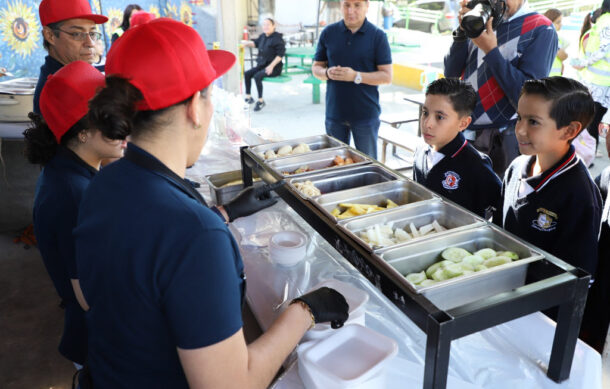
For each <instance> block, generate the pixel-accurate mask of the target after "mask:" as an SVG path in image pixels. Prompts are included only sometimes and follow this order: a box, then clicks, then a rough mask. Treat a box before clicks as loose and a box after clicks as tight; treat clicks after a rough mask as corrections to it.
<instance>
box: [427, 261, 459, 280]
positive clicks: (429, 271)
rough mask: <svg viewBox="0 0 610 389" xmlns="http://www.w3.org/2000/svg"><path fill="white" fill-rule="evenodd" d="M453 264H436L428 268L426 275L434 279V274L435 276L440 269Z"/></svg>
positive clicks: (444, 262)
mask: <svg viewBox="0 0 610 389" xmlns="http://www.w3.org/2000/svg"><path fill="white" fill-rule="evenodd" d="M452 263H453V262H451V261H440V262H436V263H435V264H433V265H430V267H428V269H426V274H427V275H428V277H432V274H434V273H435V272H436V271H437V270H438V269H442V268H444V267H445V266H447V265H451V264H452Z"/></svg>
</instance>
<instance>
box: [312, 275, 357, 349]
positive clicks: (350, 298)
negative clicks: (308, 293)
mask: <svg viewBox="0 0 610 389" xmlns="http://www.w3.org/2000/svg"><path fill="white" fill-rule="evenodd" d="M324 286H326V287H329V288H332V289H335V290H336V291H337V292H339V293H341V294H342V295H343V297H345V300H346V301H347V305H349V310H348V312H349V317H348V319H347V321H346V322H345V325H348V324H360V325H361V326H364V325H365V320H364V313H365V307H364V305H365V304H366V302H367V301H369V294H368V293H366V292H365V291H364V290H362V289H359V288H356V287H354V286H352V285H350V284H348V283H346V282H342V281H339V280H335V279H329V280H325V281H322V282H320V283H319V284H318V285H316V286H314V287H313V288H311V290H316V289H318V288H321V287H324ZM334 331H335V330H333V329H332V328H331V327H330V323H318V324H316V325H315V326H314V327H313V328H312V329H311V330H309V331H307V332H306V333H305V335H304V337H303V340H305V341H308V340H314V339H322V338H325V337H327V336H329V335H331V334H332V333H333V332H334Z"/></svg>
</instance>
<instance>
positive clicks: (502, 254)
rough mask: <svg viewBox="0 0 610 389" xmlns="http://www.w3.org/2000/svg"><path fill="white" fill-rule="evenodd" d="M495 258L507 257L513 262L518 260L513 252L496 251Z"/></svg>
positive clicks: (517, 256)
mask: <svg viewBox="0 0 610 389" xmlns="http://www.w3.org/2000/svg"><path fill="white" fill-rule="evenodd" d="M496 256H498V257H509V258H510V259H512V260H513V261H516V260H517V259H519V255H517V253H515V252H514V251H498V253H497V254H496Z"/></svg>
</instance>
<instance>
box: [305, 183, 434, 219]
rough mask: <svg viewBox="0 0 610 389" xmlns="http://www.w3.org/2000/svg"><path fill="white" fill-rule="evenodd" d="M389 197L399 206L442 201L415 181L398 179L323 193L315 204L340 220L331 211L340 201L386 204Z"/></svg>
mask: <svg viewBox="0 0 610 389" xmlns="http://www.w3.org/2000/svg"><path fill="white" fill-rule="evenodd" d="M387 199H390V200H392V201H393V202H395V203H396V204H398V205H399V206H406V205H412V204H414V203H417V202H419V201H425V200H435V201H441V200H440V197H438V196H437V195H435V194H434V193H432V192H431V191H429V190H428V189H426V188H425V187H423V186H422V185H420V184H418V183H416V182H415V181H410V180H396V181H389V182H382V183H381V184H375V185H369V186H364V187H361V188H354V189H348V190H342V191H340V192H335V193H329V194H325V195H321V196H318V197H317V198H316V199H315V200H314V204H315V205H316V206H317V207H318V208H320V210H321V211H322V212H324V213H325V214H326V215H327V216H328V217H329V218H330V219H331V220H338V219H337V218H335V217H334V216H332V215H331V212H332V210H333V209H335V208H337V207H338V206H339V204H340V203H357V204H371V205H379V206H385V204H386V200H387ZM391 209H396V208H391ZM388 211H389V210H384V211H378V212H375V213H374V214H379V213H381V212H388ZM344 220H347V219H344Z"/></svg>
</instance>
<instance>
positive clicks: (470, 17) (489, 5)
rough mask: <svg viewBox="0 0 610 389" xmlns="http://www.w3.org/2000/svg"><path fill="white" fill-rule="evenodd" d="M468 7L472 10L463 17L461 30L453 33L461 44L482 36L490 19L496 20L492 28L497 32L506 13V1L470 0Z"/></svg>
mask: <svg viewBox="0 0 610 389" xmlns="http://www.w3.org/2000/svg"><path fill="white" fill-rule="evenodd" d="M466 7H467V8H470V11H468V12H466V13H465V14H464V16H463V17H462V23H460V27H461V28H460V27H458V28H457V29H456V30H455V31H453V39H454V40H455V41H459V42H461V41H465V40H466V39H467V38H476V37H478V36H479V35H481V33H482V32H483V31H484V30H485V26H486V25H487V21H488V20H489V18H490V17H493V18H494V20H493V23H492V27H493V29H494V30H495V29H496V27H497V26H498V25H499V24H500V23H501V22H502V18H503V17H504V14H505V13H506V3H505V2H504V0H470V1H469V2H468V4H466Z"/></svg>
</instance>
